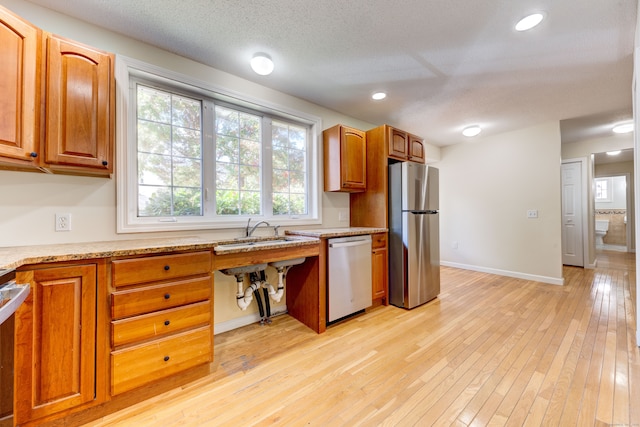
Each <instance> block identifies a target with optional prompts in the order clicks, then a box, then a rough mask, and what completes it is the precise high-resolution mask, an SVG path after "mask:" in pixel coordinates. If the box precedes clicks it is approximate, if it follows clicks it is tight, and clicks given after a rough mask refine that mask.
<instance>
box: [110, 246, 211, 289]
mask: <svg viewBox="0 0 640 427" xmlns="http://www.w3.org/2000/svg"><path fill="white" fill-rule="evenodd" d="M111 268H112V271H111V272H112V276H113V277H112V278H113V286H115V287H120V286H128V285H134V284H136V283H145V282H156V281H158V280H171V279H176V278H178V277H185V276H196V275H198V274H208V273H210V272H211V252H210V251H201V252H192V253H186V254H175V255H159V256H152V257H145V258H134V259H120V260H115V261H113V262H112V267H111Z"/></svg>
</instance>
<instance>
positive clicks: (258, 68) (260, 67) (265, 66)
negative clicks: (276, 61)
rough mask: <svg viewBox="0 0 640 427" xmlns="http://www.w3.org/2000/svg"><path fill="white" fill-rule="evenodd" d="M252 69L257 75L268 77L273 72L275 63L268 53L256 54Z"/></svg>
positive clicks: (252, 61)
mask: <svg viewBox="0 0 640 427" xmlns="http://www.w3.org/2000/svg"><path fill="white" fill-rule="evenodd" d="M251 68H252V69H253V71H255V72H256V74H260V75H261V76H267V75H269V74H271V72H272V71H273V61H272V60H271V58H270V57H269V55H267V54H266V53H256V54H255V55H253V58H251Z"/></svg>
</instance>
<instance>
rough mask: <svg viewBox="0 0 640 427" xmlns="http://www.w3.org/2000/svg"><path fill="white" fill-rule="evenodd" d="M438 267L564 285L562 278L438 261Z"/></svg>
mask: <svg viewBox="0 0 640 427" xmlns="http://www.w3.org/2000/svg"><path fill="white" fill-rule="evenodd" d="M440 265H444V266H446V267H454V268H461V269H463V270H473V271H479V272H481V273H489V274H497V275H498V276H507V277H515V278H516V279H524V280H532V281H534V282H542V283H548V284H550V285H560V286H562V285H564V278H562V277H561V278H555V277H547V276H537V275H535V274H527V273H520V272H517V271H508V270H500V269H497V268H488V267H479V266H477V265H468V264H460V263H457V262H449V261H440Z"/></svg>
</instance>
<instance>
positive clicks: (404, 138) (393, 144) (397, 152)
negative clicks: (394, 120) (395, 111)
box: [387, 127, 409, 160]
mask: <svg viewBox="0 0 640 427" xmlns="http://www.w3.org/2000/svg"><path fill="white" fill-rule="evenodd" d="M387 138H388V143H389V157H392V158H394V159H398V160H407V158H408V157H409V135H408V134H407V133H406V132H403V131H401V130H398V129H394V128H392V127H389V135H388V136H387Z"/></svg>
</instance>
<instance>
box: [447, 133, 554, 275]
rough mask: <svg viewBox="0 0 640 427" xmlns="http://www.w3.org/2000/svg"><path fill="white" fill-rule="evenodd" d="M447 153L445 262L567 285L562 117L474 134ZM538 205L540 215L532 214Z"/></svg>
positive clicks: (450, 147) (449, 148)
mask: <svg viewBox="0 0 640 427" xmlns="http://www.w3.org/2000/svg"><path fill="white" fill-rule="evenodd" d="M441 155H442V159H441V161H440V162H438V163H437V164H435V166H436V167H438V168H439V169H440V188H441V190H440V208H441V215H440V217H441V226H440V233H441V234H440V248H441V259H442V264H443V265H452V266H457V267H463V268H469V269H473V270H480V271H488V272H493V273H498V274H504V275H508V276H514V277H522V278H527V279H531V280H539V281H543V282H547V283H554V284H561V283H562V281H563V280H562V254H561V206H560V195H561V193H560V192H561V188H560V125H559V123H557V122H556V123H547V124H543V125H539V126H535V127H532V128H528V129H523V130H519V131H516V132H509V133H505V134H502V135H497V136H492V137H486V138H480V139H478V140H475V139H474V140H470V142H468V143H465V144H458V145H455V146H449V147H445V148H443V149H442V152H441ZM531 209H536V210H537V211H538V218H537V219H529V218H527V210H531ZM456 244H457V249H454V248H453V246H455V245H456Z"/></svg>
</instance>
